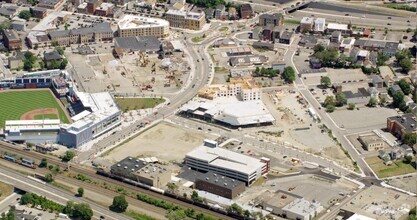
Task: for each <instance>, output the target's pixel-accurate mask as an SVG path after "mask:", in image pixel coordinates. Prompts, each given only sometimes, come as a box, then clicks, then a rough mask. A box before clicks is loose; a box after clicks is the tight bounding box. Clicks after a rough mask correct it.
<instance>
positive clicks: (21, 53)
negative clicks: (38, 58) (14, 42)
mask: <svg viewBox="0 0 417 220" xmlns="http://www.w3.org/2000/svg"><path fill="white" fill-rule="evenodd" d="M25 52H26V51H25ZM25 52H22V51H20V52H18V53H17V54H16V56H13V57H9V60H21V59H23V57H24V56H25Z"/></svg>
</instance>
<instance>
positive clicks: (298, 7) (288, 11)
mask: <svg viewBox="0 0 417 220" xmlns="http://www.w3.org/2000/svg"><path fill="white" fill-rule="evenodd" d="M311 2H313V1H305V0H303V1H298V2H296V3H295V4H292V5H289V6H288V7H286V8H284V12H285V14H291V13H293V12H295V11H297V10H301V9H305V8H307V7H308V5H310V3H311Z"/></svg>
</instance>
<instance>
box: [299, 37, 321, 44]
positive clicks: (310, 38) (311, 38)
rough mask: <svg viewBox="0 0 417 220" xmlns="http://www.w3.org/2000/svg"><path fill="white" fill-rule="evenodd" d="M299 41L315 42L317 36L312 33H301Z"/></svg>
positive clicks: (303, 42) (304, 42)
mask: <svg viewBox="0 0 417 220" xmlns="http://www.w3.org/2000/svg"><path fill="white" fill-rule="evenodd" d="M300 43H302V44H317V38H316V37H315V36H314V35H303V36H302V37H301V40H300Z"/></svg>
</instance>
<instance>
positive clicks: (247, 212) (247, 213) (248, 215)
mask: <svg viewBox="0 0 417 220" xmlns="http://www.w3.org/2000/svg"><path fill="white" fill-rule="evenodd" d="M243 215H244V216H245V217H246V218H249V217H250V216H251V213H250V211H249V210H247V209H245V212H244V213H243Z"/></svg>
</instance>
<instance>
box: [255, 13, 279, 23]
mask: <svg viewBox="0 0 417 220" xmlns="http://www.w3.org/2000/svg"><path fill="white" fill-rule="evenodd" d="M283 21H284V16H283V15H282V14H281V13H275V14H262V15H260V16H259V25H260V26H268V25H273V26H282V23H283Z"/></svg>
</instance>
